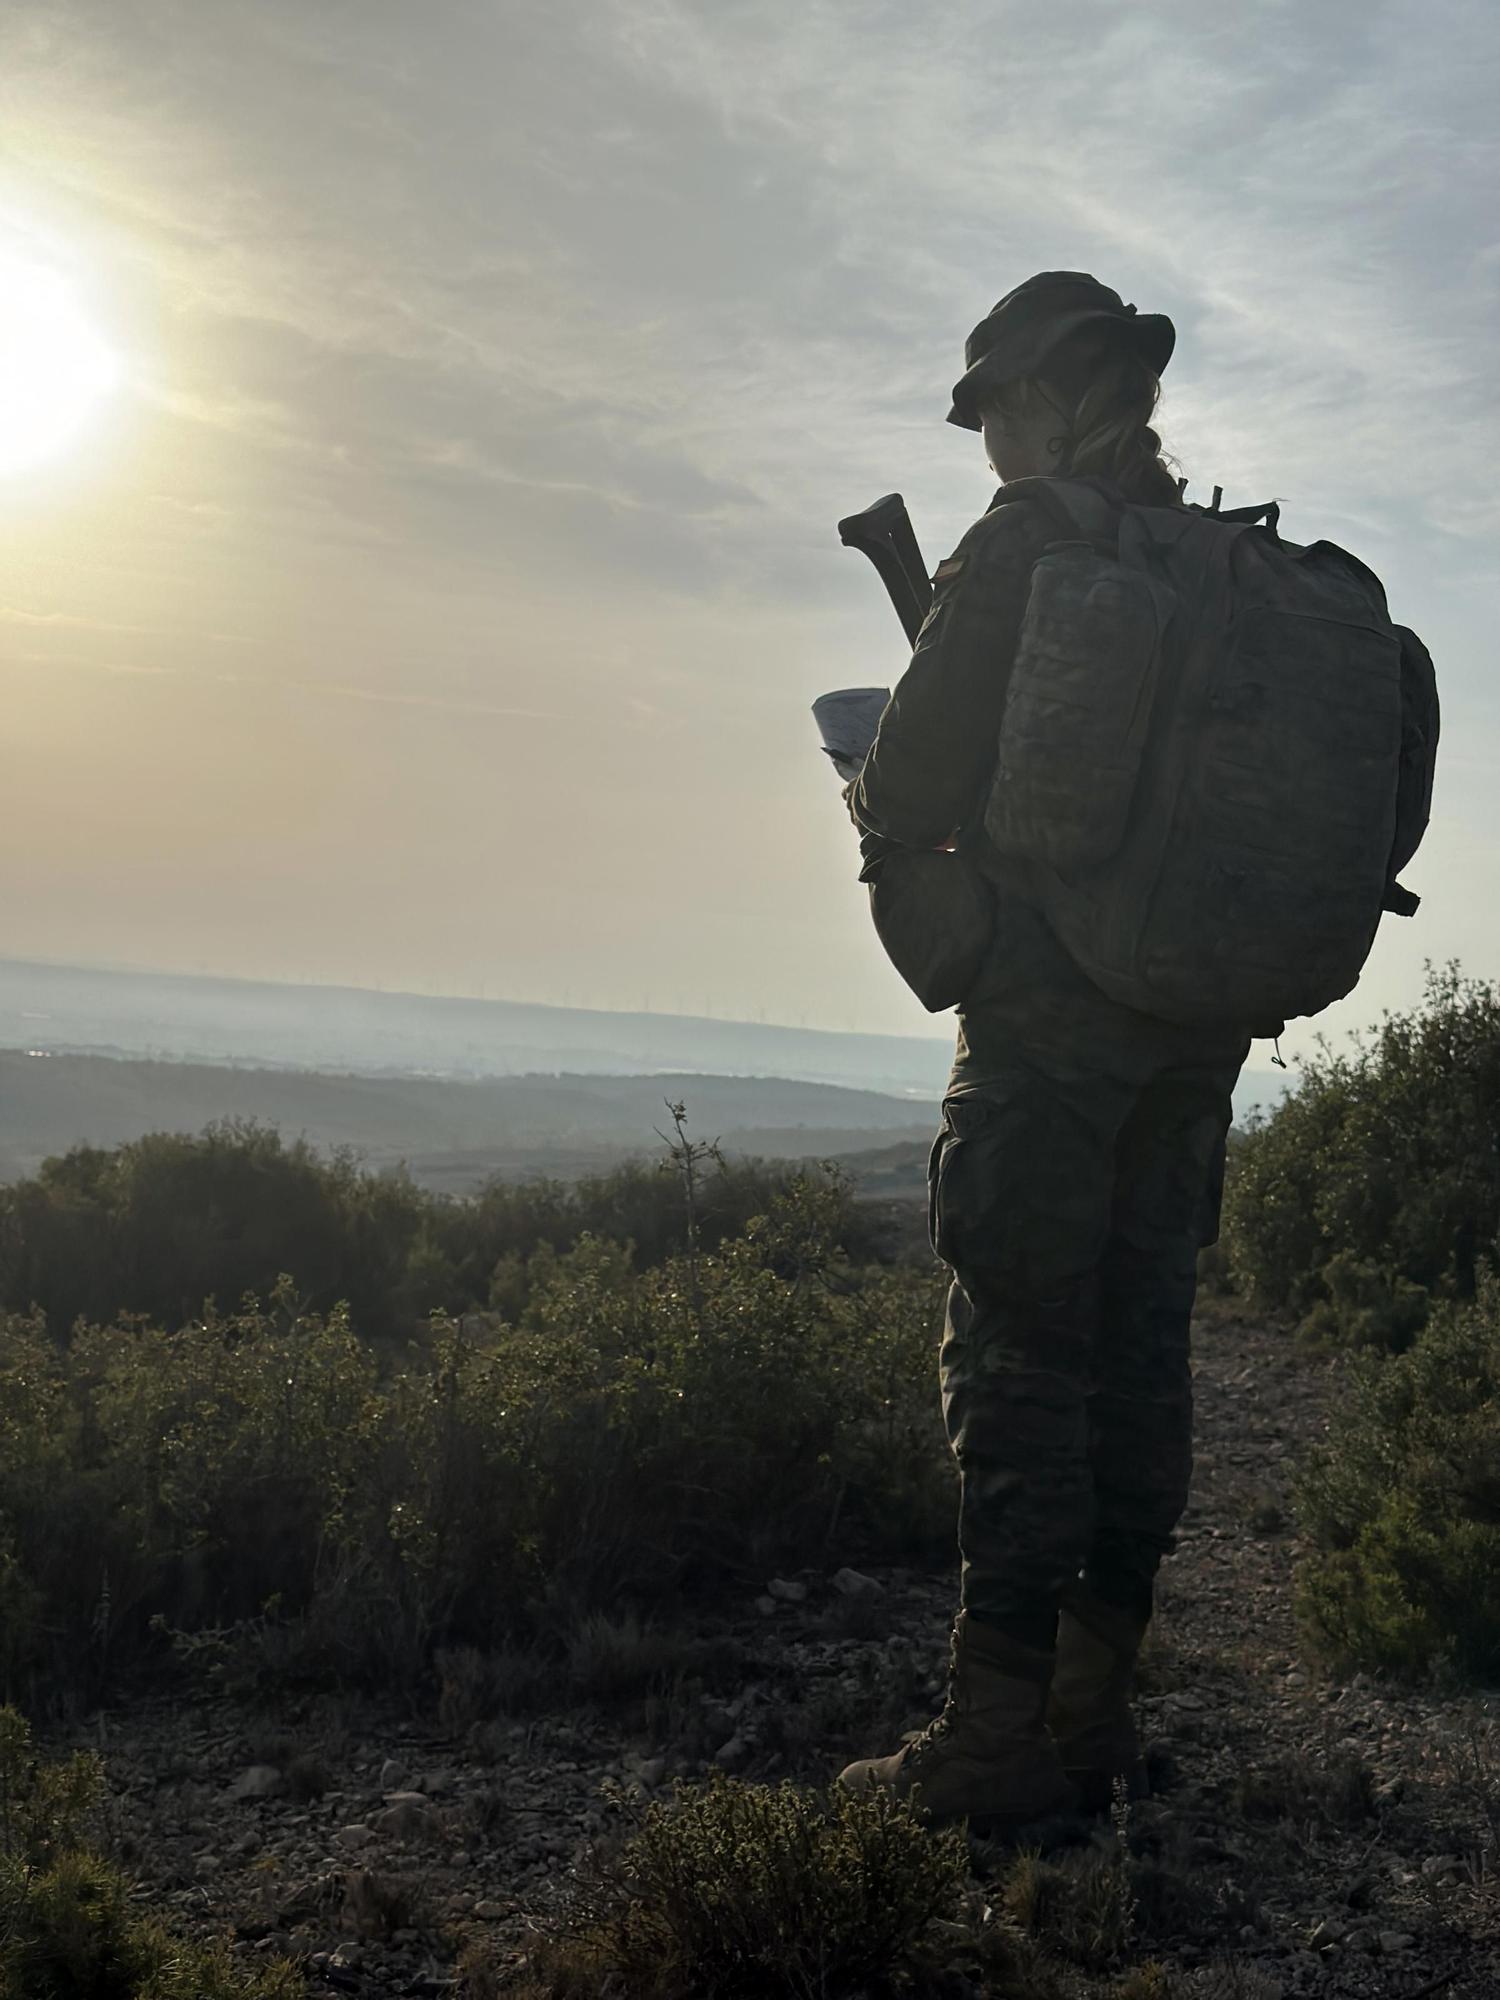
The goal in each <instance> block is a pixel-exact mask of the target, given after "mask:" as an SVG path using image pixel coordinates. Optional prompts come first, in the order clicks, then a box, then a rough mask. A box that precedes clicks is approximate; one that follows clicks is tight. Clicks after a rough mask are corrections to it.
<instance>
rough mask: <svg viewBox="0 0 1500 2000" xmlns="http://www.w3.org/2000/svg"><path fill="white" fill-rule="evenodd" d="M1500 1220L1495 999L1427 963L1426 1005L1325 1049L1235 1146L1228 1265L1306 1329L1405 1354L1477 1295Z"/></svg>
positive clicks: (1499, 1010)
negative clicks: (1442, 1316)
mask: <svg viewBox="0 0 1500 2000" xmlns="http://www.w3.org/2000/svg"><path fill="white" fill-rule="evenodd" d="M1497 1225H1500V993H1497V991H1496V989H1495V988H1494V987H1493V986H1491V985H1489V984H1488V983H1486V982H1484V981H1480V980H1466V979H1463V978H1461V977H1460V975H1459V972H1458V970H1457V968H1456V967H1452V966H1450V967H1448V968H1447V969H1446V970H1443V971H1440V972H1439V971H1432V970H1429V973H1428V982H1427V992H1426V996H1425V1000H1424V1003H1423V1005H1422V1006H1421V1007H1419V1008H1416V1009H1414V1010H1412V1011H1410V1012H1408V1013H1404V1014H1389V1015H1387V1016H1386V1018H1385V1020H1384V1022H1383V1023H1382V1025H1381V1026H1380V1028H1379V1029H1378V1030H1376V1031H1375V1032H1374V1034H1373V1035H1371V1036H1369V1037H1367V1038H1365V1039H1363V1040H1358V1039H1357V1040H1356V1042H1355V1045H1354V1048H1353V1050H1352V1051H1351V1052H1350V1053H1348V1054H1343V1055H1334V1054H1332V1053H1330V1052H1329V1051H1328V1049H1327V1048H1326V1047H1325V1048H1324V1049H1323V1051H1322V1053H1321V1054H1319V1055H1318V1056H1316V1057H1314V1058H1313V1059H1311V1060H1310V1061H1308V1062H1307V1063H1306V1064H1305V1065H1304V1070H1303V1077H1302V1081H1301V1084H1300V1087H1299V1088H1298V1089H1297V1091H1296V1092H1295V1093H1294V1094H1293V1095H1292V1096H1290V1097H1288V1098H1287V1099H1286V1101H1285V1102H1284V1103H1283V1104H1281V1105H1280V1106H1279V1107H1278V1108H1277V1109H1276V1110H1275V1111H1274V1112H1273V1113H1272V1114H1271V1116H1270V1117H1269V1118H1264V1119H1260V1120H1257V1121H1256V1122H1255V1123H1254V1124H1253V1125H1252V1127H1251V1129H1250V1130H1249V1132H1248V1133H1247V1134H1246V1135H1245V1138H1244V1141H1243V1143H1242V1144H1241V1145H1239V1146H1237V1147H1236V1148H1235V1150H1234V1154H1233V1158H1232V1161H1231V1171H1230V1175H1229V1182H1228V1186H1227V1189H1226V1195H1225V1205H1224V1230H1225V1241H1226V1247H1227V1254H1228V1261H1229V1265H1230V1269H1231V1272H1232V1274H1233V1276H1234V1279H1235V1281H1236V1282H1237V1283H1238V1285H1239V1286H1240V1288H1241V1289H1242V1290H1243V1291H1244V1292H1245V1293H1246V1295H1247V1296H1248V1297H1249V1298H1250V1299H1251V1300H1252V1301H1253V1302H1255V1303H1257V1304H1259V1305H1261V1306H1263V1307H1265V1308H1267V1309H1269V1310H1271V1311H1274V1312H1279V1313H1286V1314H1289V1315H1291V1316H1292V1317H1294V1318H1295V1319H1296V1320H1297V1321H1299V1322H1300V1323H1301V1325H1302V1327H1303V1329H1304V1330H1305V1332H1306V1333H1307V1334H1308V1335H1309V1336H1310V1337H1313V1338H1317V1339H1323V1340H1334V1341H1339V1342H1342V1343H1346V1344H1351V1345H1361V1346H1374V1347H1380V1348H1386V1349H1394V1350H1400V1349H1401V1348H1403V1347H1405V1346H1406V1345H1407V1344H1408V1343H1409V1342H1410V1341H1411V1339H1412V1337H1413V1336H1414V1335H1415V1333H1416V1332H1417V1330H1418V1328H1419V1327H1420V1326H1421V1325H1422V1323H1423V1321H1424V1319H1425V1318H1426V1316H1427V1313H1428V1311H1429V1309H1430V1306H1431V1302H1432V1300H1433V1299H1435V1298H1450V1297H1451V1298H1464V1297H1467V1296H1469V1295H1471V1294H1472V1292H1473V1290H1474V1284H1475V1273H1476V1270H1477V1268H1478V1265H1479V1263H1480V1262H1481V1261H1482V1259H1483V1258H1484V1256H1485V1255H1486V1254H1487V1253H1488V1252H1489V1250H1490V1248H1491V1247H1492V1246H1493V1244H1494V1242H1495V1239H1496V1231H1497Z"/></svg>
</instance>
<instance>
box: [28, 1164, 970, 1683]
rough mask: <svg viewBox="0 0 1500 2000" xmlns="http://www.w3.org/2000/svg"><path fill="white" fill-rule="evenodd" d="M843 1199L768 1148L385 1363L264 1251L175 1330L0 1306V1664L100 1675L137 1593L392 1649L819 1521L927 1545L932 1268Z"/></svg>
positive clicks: (415, 1657)
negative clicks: (733, 1181)
mask: <svg viewBox="0 0 1500 2000" xmlns="http://www.w3.org/2000/svg"><path fill="white" fill-rule="evenodd" d="M841 1199H842V1197H841V1194H840V1191H839V1190H838V1189H837V1188H836V1187H832V1186H829V1185H827V1184H826V1183H823V1182H821V1181H819V1180H818V1179H817V1178H815V1177H812V1178H803V1179H801V1180H797V1181H794V1182H792V1183H791V1184H790V1185H789V1186H788V1188H787V1191H786V1192H785V1193H783V1194H781V1195H779V1196H777V1197H775V1198H774V1199H773V1200H772V1202H771V1205H770V1209H769V1212H768V1213H767V1214H765V1215H763V1216H759V1217H756V1218H754V1219H753V1220H752V1221H751V1222H750V1223H749V1224H748V1225H747V1226H746V1228H745V1230H744V1232H743V1234H742V1235H740V1236H739V1237H737V1238H734V1239H732V1240H729V1241H726V1242H725V1243H723V1244H722V1245H721V1246H720V1248H719V1249H718V1250H717V1251H715V1252H713V1253H711V1254H707V1253H701V1252H700V1253H696V1254H693V1255H689V1256H679V1257H675V1258H669V1259H668V1260H667V1261H666V1262H663V1263H661V1264H659V1265H657V1266H655V1267H653V1268H649V1269H646V1270H643V1271H642V1270H637V1269H636V1268H635V1267H634V1263H633V1259H632V1254H631V1250H630V1247H629V1246H628V1245H621V1244H611V1243H607V1242H605V1241H603V1240H601V1239H597V1238H594V1237H589V1236H585V1237H583V1238H582V1239H581V1240H580V1241H579V1242H578V1243H577V1244H576V1245H575V1246H574V1247H573V1248H572V1249H571V1250H570V1251H568V1252H566V1253H564V1254H561V1255H549V1256H547V1257H545V1258H541V1259H540V1260H538V1268H537V1270H536V1272H535V1273H534V1275H533V1282H532V1284H531V1286H530V1289H529V1291H528V1294H527V1297H526V1300H525V1304H524V1306H523V1308H522V1310H521V1312H520V1314H519V1317H518V1319H517V1320H516V1321H515V1322H514V1323H512V1322H509V1321H506V1320H503V1319H501V1318H499V1317H497V1316H496V1315H493V1314H488V1313H485V1314H473V1315H469V1316H468V1317H466V1318H465V1319H463V1320H461V1321H460V1320H457V1319H453V1318H446V1317H439V1318H437V1319H435V1320H434V1321H433V1323H432V1324H431V1326H430V1328H429V1330H428V1332H427V1334H426V1336H425V1337H424V1338H423V1339H422V1340H421V1341H420V1342H417V1343H414V1344H413V1345H412V1347H411V1348H410V1350H409V1351H408V1353H407V1354H406V1356H405V1357H404V1359H403V1361H402V1363H401V1365H400V1366H395V1367H383V1366H381V1365H380V1364H379V1362H378V1361H377V1358H376V1356H375V1355H374V1354H373V1353H372V1351H371V1349H370V1347H369V1345H368V1344H367V1343H365V1342H363V1341H361V1340H360V1339H359V1338H358V1337H357V1335H356V1333H355V1330H354V1327H353V1324H352V1321H351V1319H350V1316H349V1315H348V1314H347V1313H346V1312H345V1311H344V1310H343V1309H342V1308H337V1309H335V1310H334V1311H332V1312H330V1313H328V1314H326V1315H322V1316H320V1315H313V1314H308V1313H305V1312H302V1311H300V1310H299V1308H298V1306H297V1303H296V1300H295V1298H294V1296H293V1293H292V1290H291V1288H290V1286H289V1285H287V1284H283V1285H282V1286H281V1287H280V1288H279V1289H278V1291H277V1293H276V1294H275V1296H274V1297H273V1299H272V1300H271V1301H270V1302H269V1304H268V1305H267V1306H265V1307H261V1306H259V1305H257V1304H255V1303H254V1302H253V1301H248V1302H247V1303H246V1306H245V1307H244V1309H243V1310H241V1311H240V1312H237V1313H230V1314H221V1313H217V1312H209V1313H207V1314H205V1315H204V1316H203V1317H202V1318H201V1319H196V1320H192V1321H189V1322H188V1323H187V1324H185V1325H181V1326H178V1327H176V1328H173V1329H163V1328H161V1327H157V1326H153V1325H151V1324H149V1323H147V1322H145V1321H143V1320H141V1319H139V1318H122V1319H118V1320H114V1321H110V1322H107V1323H104V1324H100V1325H92V1326H91V1325H87V1324H85V1325H81V1326H79V1327H78V1328H77V1329H75V1331H74V1334H73V1337H72V1339H71V1340H69V1341H67V1342H66V1343H59V1342H58V1341H56V1340H55V1339H54V1338H53V1337H52V1336H51V1334H50V1333H49V1331H48V1329H47V1327H46V1325H45V1324H44V1322H43V1319H42V1318H41V1316H40V1315H32V1316H29V1317H12V1318H11V1319H9V1320H8V1321H5V1322H3V1324H0V1613H5V1614H7V1615H5V1617H4V1619H3V1622H0V1674H3V1675H4V1676H5V1679H6V1683H7V1684H8V1685H9V1686H11V1687H12V1688H17V1687H20V1686H22V1685H24V1684H28V1683H36V1684H39V1683H41V1682H43V1681H46V1682H48V1683H50V1684H51V1685H53V1686H57V1685H59V1684H62V1685H69V1686H74V1687H85V1688H94V1687H96V1686H97V1685H98V1684H99V1683H100V1682H101V1681H102V1680H103V1679H104V1678H105V1677H106V1676H107V1674H108V1673H109V1671H110V1670H111V1668H112V1667H115V1666H117V1665H122V1664H128V1663H129V1661H130V1660H131V1659H132V1658H134V1657H137V1656H138V1655H139V1651H140V1648H141V1646H142V1643H143V1642H144V1641H145V1640H146V1639H147V1638H148V1635H149V1632H150V1629H151V1626H152V1623H153V1621H156V1622H158V1623H159V1624H164V1625H165V1626H166V1627H168V1628H170V1629H172V1630H174V1631H176V1632H178V1633H179V1634H180V1635H181V1639H180V1643H181V1644H182V1645H184V1646H188V1645H191V1644H196V1647H197V1650H198V1651H199V1652H200V1653H202V1654H204V1656H205V1657H207V1649H209V1648H211V1647H212V1646H213V1645H214V1644H215V1643H217V1642H216V1641H215V1640H214V1638H213V1635H214V1634H215V1633H220V1634H231V1635H233V1634H235V1633H239V1634H240V1636H241V1637H243V1636H244V1630H245V1628H247V1627H250V1628H253V1630H254V1632H255V1633H257V1634H258V1635H259V1638H260V1641H261V1655H260V1658H259V1665H260V1666H261V1668H262V1669H265V1668H268V1667H272V1666H275V1665H276V1664H278V1663H283V1664H290V1663H291V1662H292V1659H293V1650H294V1651H295V1659H296V1661H297V1663H298V1664H300V1665H301V1666H302V1667H304V1668H306V1669H308V1670H312V1671H316V1672H317V1673H319V1674H328V1673H335V1674H339V1675H348V1676H358V1675H361V1674H365V1673H371V1674H375V1675H378V1676H381V1677H386V1676H389V1675H390V1674H391V1673H392V1672H396V1673H400V1672H414V1671H417V1670H418V1669H419V1668H421V1667H422V1665H423V1664H424V1663H425V1662H426V1661H427V1660H429V1658H430V1657H431V1654H432V1651H433V1649H434V1648H436V1647H446V1648H452V1647H461V1646H475V1647H479V1648H486V1647H495V1646H500V1645H502V1644H504V1643H505V1642H506V1641H507V1640H510V1639H514V1638H529V1637H533V1636H535V1635H536V1634H537V1633H538V1632H542V1633H543V1634H546V1633H547V1632H548V1631H549V1628H550V1636H551V1637H552V1638H554V1639H558V1640H561V1639H563V1638H564V1637H565V1634H564V1632H563V1630H562V1627H563V1625H565V1624H567V1623H568V1622H569V1621H571V1622H572V1623H573V1624H576V1622H577V1620H578V1619H579V1618H580V1617H582V1616H583V1615H584V1614H586V1613H587V1612H588V1611H589V1610H590V1609H592V1608H594V1607H596V1606H600V1605H605V1604H608V1605H609V1606H611V1607H612V1608H616V1609H617V1608H619V1606H620V1604H621V1603H622V1602H624V1603H632V1602H634V1603H639V1604H640V1605H642V1606H648V1605H651V1604H654V1603H660V1602H662V1601H664V1600H666V1599H667V1598H669V1597H671V1596H672V1595H673V1594H674V1593H677V1592H680V1591H683V1590H689V1589H701V1588H708V1587H712V1586H714V1585H715V1584H718V1583H721V1582H723V1581H724V1580H726V1579H734V1580H736V1581H739V1580H742V1579H743V1578H744V1577H745V1576H746V1575H751V1576H754V1575H760V1576H765V1575H768V1574H770V1573H771V1570H772V1568H773V1567H776V1566H781V1565H786V1564H792V1565H796V1564H799V1563H802V1562H807V1561H814V1560H817V1559H818V1558H819V1557H820V1556H821V1555H822V1554H823V1553H824V1552H825V1551H827V1550H829V1549H830V1548H836V1549H837V1550H838V1552H839V1553H838V1560H839V1561H847V1560H849V1559H851V1557H853V1556H856V1555H857V1554H862V1555H863V1556H864V1557H865V1559H867V1560H868V1559H878V1558H879V1557H880V1556H882V1555H885V1556H891V1557H894V1556H896V1555H898V1554H901V1553H908V1552H917V1551H925V1550H927V1549H930V1548H932V1547H934V1546H936V1545H940V1544H941V1545H944V1546H946V1543H947V1540H948V1537H949V1536H950V1535H951V1481H952V1472H951V1461H950V1458H949V1454H948V1452H947V1450H946V1446H945V1442H944V1439H943V1435H942V1428H941V1419H940V1415H939V1412H938V1408H937V1398H936V1397H935V1396H934V1394H933V1393H932V1368H933V1339H934V1328H935V1324H936V1319H937V1313H938V1306H939V1289H938V1281H937V1278H936V1275H935V1274H933V1273H926V1272H920V1271H912V1270H901V1269H895V1270H883V1269H880V1268H878V1267H864V1268H857V1267H855V1266H854V1265H853V1264H851V1262H850V1261H849V1259H848V1258H847V1256H846V1255H845V1254H844V1253H843V1251H842V1250H841V1249H840V1248H839V1246H838V1243H837V1241H836V1237H837V1232H838V1222H839V1215H840V1202H841ZM835 1538H836V1539H835ZM293 1641H295V1648H294V1649H293ZM226 1657H228V1656H227V1655H226Z"/></svg>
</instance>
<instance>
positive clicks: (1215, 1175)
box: [1198, 1133, 1229, 1250]
mask: <svg viewBox="0 0 1500 2000" xmlns="http://www.w3.org/2000/svg"><path fill="white" fill-rule="evenodd" d="M1228 1163H1229V1135H1228V1134H1227V1133H1224V1134H1223V1135H1222V1136H1221V1137H1220V1139H1219V1143H1218V1144H1217V1146H1215V1148H1214V1150H1213V1155H1212V1157H1211V1158H1210V1160H1209V1163H1208V1175H1207V1178H1206V1181H1205V1183H1204V1188H1203V1208H1202V1213H1201V1217H1200V1221H1199V1225H1198V1247H1199V1249H1200V1250H1207V1249H1209V1248H1210V1247H1211V1246H1212V1245H1213V1244H1215V1243H1217V1242H1218V1240H1219V1218H1220V1216H1221V1215H1222V1214H1223V1210H1224V1175H1225V1172H1226V1169H1227V1167H1228Z"/></svg>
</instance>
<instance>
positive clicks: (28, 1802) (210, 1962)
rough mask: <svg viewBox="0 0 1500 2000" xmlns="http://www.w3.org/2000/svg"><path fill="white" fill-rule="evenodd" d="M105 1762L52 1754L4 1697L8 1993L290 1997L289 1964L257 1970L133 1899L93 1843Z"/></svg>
mask: <svg viewBox="0 0 1500 2000" xmlns="http://www.w3.org/2000/svg"><path fill="white" fill-rule="evenodd" d="M102 1777H103V1774H102V1770H101V1767H100V1765H99V1762H98V1760H97V1758H94V1757H91V1756H88V1755H80V1756H75V1757H73V1758H72V1759H71V1760H70V1761H69V1762H67V1763H66V1764H61V1765H48V1764H45V1763H43V1762H41V1761H40V1760H39V1759H38V1758H37V1757H36V1756H35V1755H34V1754H33V1752H32V1748H31V1736H30V1732H29V1730H28V1728H27V1726H26V1724H25V1722H24V1721H23V1720H22V1719H21V1717H20V1716H19V1715H18V1714H17V1713H16V1711H15V1710H14V1709H11V1708H5V1709H0V2000H291V1996H292V1995H294V1994H297V1993H300V1992H301V1991H302V1990H303V1988H302V1982H301V1980H300V1979H299V1978H298V1977H297V1976H296V1974H295V1973H294V1971H293V1970H292V1968H291V1967H290V1966H279V1967H273V1968H271V1969H270V1970H268V1971H261V1972H257V1973H254V1974H249V1973H246V1972H243V1971H241V1970H240V1969H239V1968H238V1967H237V1966H236V1965H235V1963H234V1961H233V1959H232V1957H231V1956H230V1953H229V1951H228V1949H227V1948H226V1947H225V1946H223V1945H209V1946H204V1945H198V1944H194V1943H190V1942H188V1941H186V1940H184V1939H182V1938H179V1937H175V1936H173V1934H172V1933H171V1932H169V1931H168V1930H167V1929H165V1928H164V1927H163V1926H162V1925H161V1924H159V1923H157V1922H155V1921H154V1920H153V1919H152V1918H150V1917H148V1916H145V1915H144V1914H143V1913H142V1912H141V1911H140V1910H138V1909H137V1908H135V1907H134V1905H133V1904H132V1902H131V1898H130V1885H129V1883H128V1882H127V1881H126V1880H125V1878H124V1877H123V1876H122V1875H121V1874H120V1873H119V1871H118V1870H117V1869H115V1868H113V1867H112V1866H111V1865H110V1864H109V1863H108V1862H107V1861H105V1860H103V1859H102V1858H101V1857H100V1856H99V1855H98V1854H97V1853H95V1852H94V1851H93V1850H92V1848H91V1847H90V1846H89V1845H88V1837H87V1836H88V1829H89V1825H90V1822H91V1820H92V1818H93V1815H94V1811H95V1808H96V1806H97V1803H98V1799H99V1793H100V1789H101V1784H102Z"/></svg>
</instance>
